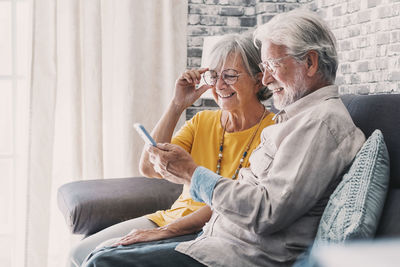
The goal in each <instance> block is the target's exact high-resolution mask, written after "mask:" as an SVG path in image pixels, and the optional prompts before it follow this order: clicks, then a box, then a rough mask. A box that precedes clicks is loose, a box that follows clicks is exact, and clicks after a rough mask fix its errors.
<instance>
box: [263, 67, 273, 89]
mask: <svg viewBox="0 0 400 267" xmlns="http://www.w3.org/2000/svg"><path fill="white" fill-rule="evenodd" d="M274 81H275V78H274V76H273V75H272V74H271V73H270V72H269V71H268V70H264V72H263V77H262V83H263V85H264V86H267V85H268V84H270V83H273V82H274Z"/></svg>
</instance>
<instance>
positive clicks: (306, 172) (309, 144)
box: [156, 121, 355, 233]
mask: <svg viewBox="0 0 400 267" xmlns="http://www.w3.org/2000/svg"><path fill="white" fill-rule="evenodd" d="M349 138H351V137H349ZM352 141H353V140H347V141H346V142H342V143H345V144H349V142H350V143H351V142H352ZM341 145H342V144H339V143H338V141H337V140H336V139H335V137H334V136H333V135H332V132H331V131H330V129H328V127H327V126H326V125H325V124H324V123H322V122H318V121H310V122H308V124H306V125H302V127H299V128H298V129H294V130H293V131H292V132H291V133H290V135H289V136H287V137H286V138H284V139H283V140H282V141H281V143H280V145H279V148H278V150H277V151H276V153H275V155H270V156H272V157H273V158H268V157H265V158H263V157H259V159H260V160H259V161H257V162H254V161H253V162H251V164H252V169H254V170H258V173H254V174H253V175H254V177H255V180H256V182H255V183H251V182H248V180H247V179H246V177H243V179H241V180H239V181H234V180H231V179H225V178H221V177H220V176H218V175H216V174H215V173H212V172H211V171H208V170H207V169H205V168H202V167H199V168H198V166H197V165H195V164H193V161H192V160H191V158H190V155H189V156H187V155H184V153H181V152H180V151H179V148H174V147H171V145H166V146H164V145H162V146H160V149H164V151H162V150H160V149H157V150H158V151H157V152H156V154H157V153H158V154H157V156H160V159H159V162H160V163H159V164H158V166H159V167H160V168H159V169H160V170H159V171H160V173H161V174H162V175H163V176H164V177H165V178H166V179H168V180H170V181H173V182H175V183H185V184H190V183H191V194H192V196H193V198H194V199H195V200H198V201H203V202H205V203H207V204H209V205H210V206H211V208H212V209H213V210H214V211H215V212H217V213H220V214H223V215H224V217H226V218H229V219H230V221H232V222H234V223H236V224H238V225H240V226H241V227H244V228H247V229H249V230H251V231H254V232H256V233H264V232H267V233H272V232H275V231H278V230H280V229H282V228H284V227H286V226H287V225H289V224H291V223H292V222H293V221H294V220H296V219H298V218H299V217H300V216H301V215H303V214H304V213H305V212H307V211H308V210H310V209H311V207H313V206H314V205H315V204H316V203H317V201H318V200H319V199H320V198H321V196H323V194H324V193H325V191H326V190H327V188H328V187H329V186H330V185H331V183H332V182H333V181H334V180H335V179H336V178H337V177H338V176H339V175H340V174H341V173H342V172H343V170H344V168H345V167H346V166H347V165H348V164H349V163H350V162H351V160H352V159H353V157H354V155H355V152H354V151H352V153H350V151H348V148H346V147H344V148H343V147H340V146H341ZM346 149H347V150H346ZM255 153H260V154H261V155H263V153H264V151H263V148H262V147H261V148H260V149H258V150H257V151H256V152H255ZM171 155H173V156H172V157H171ZM256 156H257V155H255V156H254V158H256ZM252 157H253V155H252ZM170 158H172V159H173V160H170ZM180 159H182V160H180ZM263 159H264V160H263ZM271 162H272V163H271ZM254 164H262V165H258V166H253V165H254ZM264 165H265V166H264ZM263 166H264V167H265V170H263ZM255 172H257V171H255ZM192 176H193V177H192ZM207 185H208V186H207Z"/></svg>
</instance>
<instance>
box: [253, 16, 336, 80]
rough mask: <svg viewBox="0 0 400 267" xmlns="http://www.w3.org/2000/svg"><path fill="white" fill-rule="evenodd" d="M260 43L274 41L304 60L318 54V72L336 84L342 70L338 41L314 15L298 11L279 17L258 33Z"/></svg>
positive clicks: (255, 36) (259, 29) (257, 37)
mask: <svg viewBox="0 0 400 267" xmlns="http://www.w3.org/2000/svg"><path fill="white" fill-rule="evenodd" d="M254 40H255V41H256V42H258V41H261V42H264V41H270V42H271V43H273V44H275V45H284V46H286V47H287V51H286V52H287V53H288V54H289V55H292V56H293V57H295V58H296V59H297V60H299V61H301V60H302V59H304V56H305V55H306V54H307V53H308V52H309V51H315V52H317V53H318V71H319V73H320V74H321V76H322V78H323V79H324V80H326V81H327V82H329V83H334V82H335V78H336V71H337V68H338V59H337V52H336V39H335V36H334V35H333V33H332V32H331V30H330V29H329V27H328V25H327V24H326V23H325V22H324V21H323V20H322V19H321V18H320V17H318V16H317V15H316V14H315V13H314V12H311V11H306V10H301V9H296V10H292V11H290V12H287V13H282V14H278V15H276V16H275V17H273V18H272V19H271V20H270V21H269V22H267V23H266V24H264V25H262V26H260V27H259V28H258V29H257V30H256V31H255V32H254Z"/></svg>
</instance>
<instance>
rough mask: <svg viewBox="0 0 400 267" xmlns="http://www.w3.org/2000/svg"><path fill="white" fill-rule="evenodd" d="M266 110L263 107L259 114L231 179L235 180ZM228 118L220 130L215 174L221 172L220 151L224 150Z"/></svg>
mask: <svg viewBox="0 0 400 267" xmlns="http://www.w3.org/2000/svg"><path fill="white" fill-rule="evenodd" d="M266 112H267V109H265V108H264V113H263V115H262V116H261V119H260V122H259V123H258V126H257V129H256V130H255V131H254V132H253V135H252V136H251V138H250V141H249V143H248V144H247V146H246V149H245V150H244V152H243V155H242V158H241V159H240V161H239V166H238V167H237V169H236V171H235V173H234V174H233V176H232V179H233V180H235V179H236V178H237V175H238V173H239V170H240V169H241V168H242V164H243V161H244V159H245V158H246V156H247V152H248V151H249V149H250V145H251V143H252V142H253V140H254V137H255V136H256V133H257V131H258V129H259V128H260V126H261V122H262V121H263V119H264V117H265V114H266ZM228 119H229V117H227V118H226V121H225V125H224V130H223V132H222V137H221V142H220V144H219V154H218V161H217V174H220V173H221V161H222V151H223V150H224V137H225V131H226V125H227V124H228Z"/></svg>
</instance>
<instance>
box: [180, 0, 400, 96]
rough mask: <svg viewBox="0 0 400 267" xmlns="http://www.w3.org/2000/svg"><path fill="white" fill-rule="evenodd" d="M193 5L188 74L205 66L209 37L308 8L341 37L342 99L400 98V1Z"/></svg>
mask: <svg viewBox="0 0 400 267" xmlns="http://www.w3.org/2000/svg"><path fill="white" fill-rule="evenodd" d="M188 1H189V10H188V60H187V63H188V64H187V65H188V68H194V67H198V66H200V62H201V52H202V46H203V38H204V36H209V35H221V34H225V33H231V32H244V31H247V30H249V29H252V28H254V27H255V26H256V25H260V24H263V23H265V22H267V21H268V20H269V19H271V18H272V17H273V16H274V15H276V14H277V13H281V12H287V11H289V10H292V9H294V8H298V7H302V6H303V7H305V8H308V9H310V10H314V11H316V12H318V13H319V14H320V15H321V16H322V17H323V18H324V19H325V20H326V21H327V22H328V24H329V26H330V27H331V29H332V31H333V32H334V34H335V36H336V39H337V45H338V46H337V49H338V52H339V63H340V64H339V68H338V74H337V79H336V83H337V84H338V85H339V88H340V92H341V93H342V94H348V93H353V94H379V93H400V1H399V0H188Z"/></svg>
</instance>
